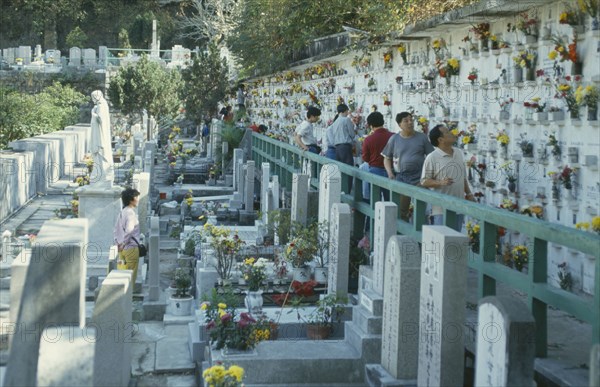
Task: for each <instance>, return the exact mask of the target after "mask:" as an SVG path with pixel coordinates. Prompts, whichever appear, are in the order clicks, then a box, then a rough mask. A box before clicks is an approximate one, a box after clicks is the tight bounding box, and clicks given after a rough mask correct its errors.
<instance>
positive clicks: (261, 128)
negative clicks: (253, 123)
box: [258, 124, 268, 133]
mask: <svg viewBox="0 0 600 387" xmlns="http://www.w3.org/2000/svg"><path fill="white" fill-rule="evenodd" d="M267 129H268V128H267V127H266V126H265V125H262V124H260V125H258V133H266V132H267Z"/></svg>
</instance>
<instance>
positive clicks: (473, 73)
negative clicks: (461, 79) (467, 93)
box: [467, 67, 479, 85]
mask: <svg viewBox="0 0 600 387" xmlns="http://www.w3.org/2000/svg"><path fill="white" fill-rule="evenodd" d="M478 74H479V70H477V69H476V68H475V67H473V68H472V69H471V71H470V72H469V75H468V76H467V79H468V80H469V81H471V85H474V84H475V81H476V80H477V78H478Z"/></svg>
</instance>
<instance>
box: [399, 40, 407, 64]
mask: <svg viewBox="0 0 600 387" xmlns="http://www.w3.org/2000/svg"><path fill="white" fill-rule="evenodd" d="M398 52H399V53H400V57H402V63H403V64H407V63H408V62H407V60H406V44H404V43H400V45H399V46H398Z"/></svg>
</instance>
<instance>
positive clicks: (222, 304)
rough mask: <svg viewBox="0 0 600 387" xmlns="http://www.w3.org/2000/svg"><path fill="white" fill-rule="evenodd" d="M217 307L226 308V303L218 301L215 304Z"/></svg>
mask: <svg viewBox="0 0 600 387" xmlns="http://www.w3.org/2000/svg"><path fill="white" fill-rule="evenodd" d="M217 307H218V308H219V309H225V308H227V305H226V304H224V303H222V302H219V304H218V305H217Z"/></svg>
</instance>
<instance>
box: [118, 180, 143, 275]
mask: <svg viewBox="0 0 600 387" xmlns="http://www.w3.org/2000/svg"><path fill="white" fill-rule="evenodd" d="M139 199H140V192H139V191H138V190H136V189H133V188H127V189H125V190H124V191H123V192H122V193H121V201H122V202H123V209H122V210H121V213H120V214H119V218H118V219H117V224H116V225H115V231H114V237H115V243H116V245H117V249H118V251H119V265H118V266H119V268H124V269H126V270H132V271H133V276H132V279H131V286H132V287H133V286H135V280H136V276H137V270H138V261H139V258H140V251H139V249H138V243H139V241H140V222H139V220H138V217H137V214H136V213H135V208H136V207H137V206H138V202H139Z"/></svg>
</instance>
